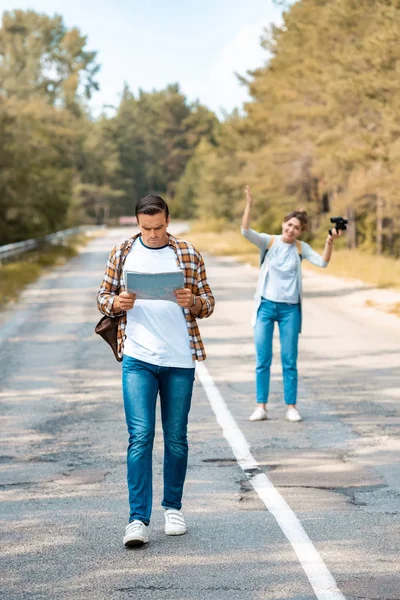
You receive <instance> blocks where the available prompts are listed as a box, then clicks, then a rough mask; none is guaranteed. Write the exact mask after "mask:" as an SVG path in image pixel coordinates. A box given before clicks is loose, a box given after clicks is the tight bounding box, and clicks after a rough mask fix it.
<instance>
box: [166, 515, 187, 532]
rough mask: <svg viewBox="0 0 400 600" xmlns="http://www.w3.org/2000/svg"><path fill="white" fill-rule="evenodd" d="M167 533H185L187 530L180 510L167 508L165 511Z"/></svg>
mask: <svg viewBox="0 0 400 600" xmlns="http://www.w3.org/2000/svg"><path fill="white" fill-rule="evenodd" d="M164 517H165V533H166V534H167V535H183V534H184V533H186V532H187V527H186V523H185V519H184V518H183V515H182V513H181V511H180V510H176V509H175V508H167V509H166V510H165V511H164Z"/></svg>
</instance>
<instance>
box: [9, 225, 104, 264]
mask: <svg viewBox="0 0 400 600" xmlns="http://www.w3.org/2000/svg"><path fill="white" fill-rule="evenodd" d="M102 227H104V226H100V227H96V226H93V227H90V226H88V227H85V226H81V227H71V228H70V229H64V230H63V231H57V232H56V233H51V234H50V235H46V236H44V237H42V238H37V239H32V240H24V241H23V242H16V243H15V244H6V245H5V246H0V264H2V263H4V262H8V261H9V260H13V259H15V258H16V257H18V256H20V255H21V254H23V253H24V252H28V250H35V249H36V248H39V247H40V246H43V244H59V243H60V242H62V241H63V240H65V239H66V238H68V237H69V236H70V235H76V234H78V233H83V232H85V231H93V230H97V229H101V228H102Z"/></svg>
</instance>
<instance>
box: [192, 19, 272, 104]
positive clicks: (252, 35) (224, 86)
mask: <svg viewBox="0 0 400 600" xmlns="http://www.w3.org/2000/svg"><path fill="white" fill-rule="evenodd" d="M263 31H264V26H262V25H259V24H249V25H242V26H241V27H240V29H239V31H238V32H237V34H236V36H235V37H234V39H233V40H232V41H230V42H229V43H228V44H225V46H224V47H223V48H222V49H221V51H220V53H219V55H218V56H217V58H216V60H215V61H214V63H213V64H212V65H211V67H210V69H209V73H208V90H207V92H206V93H205V94H203V95H202V101H203V102H205V103H206V104H208V105H209V106H210V107H211V108H213V109H214V110H218V109H219V108H221V107H222V108H224V109H226V110H228V111H230V110H232V109H233V108H234V107H240V106H241V105H242V104H243V103H244V102H246V101H247V100H248V99H249V97H248V94H247V88H246V86H243V85H242V84H241V83H240V82H239V80H238V78H237V76H236V74H235V73H238V74H240V75H244V76H246V73H247V71H251V70H253V69H256V68H258V67H262V66H263V65H264V64H265V62H266V61H267V60H268V53H267V52H266V51H265V50H264V48H262V47H261V36H262V35H263Z"/></svg>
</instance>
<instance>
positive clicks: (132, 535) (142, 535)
mask: <svg viewBox="0 0 400 600" xmlns="http://www.w3.org/2000/svg"><path fill="white" fill-rule="evenodd" d="M148 530H149V528H148V526H147V525H145V524H144V523H142V521H137V520H135V521H132V522H131V523H128V525H127V526H126V530H125V537H124V539H123V544H124V546H126V547H127V548H131V547H132V546H141V545H142V544H147V542H148V541H149V534H148Z"/></svg>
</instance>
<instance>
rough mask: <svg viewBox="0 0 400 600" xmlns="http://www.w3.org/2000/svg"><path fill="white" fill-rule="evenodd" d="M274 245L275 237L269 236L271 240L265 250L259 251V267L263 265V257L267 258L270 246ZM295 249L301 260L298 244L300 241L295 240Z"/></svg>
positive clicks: (299, 244) (301, 255)
mask: <svg viewBox="0 0 400 600" xmlns="http://www.w3.org/2000/svg"><path fill="white" fill-rule="evenodd" d="M274 243H275V236H274V235H271V239H270V240H269V243H268V246H267V248H266V249H265V250H262V251H261V254H260V266H261V265H262V264H263V262H264V260H265V257H266V256H267V252H268V250H270V249H271V248H272V246H273V245H274ZM296 248H297V252H298V255H299V257H300V260H303V254H302V251H301V242H300V240H296Z"/></svg>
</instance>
